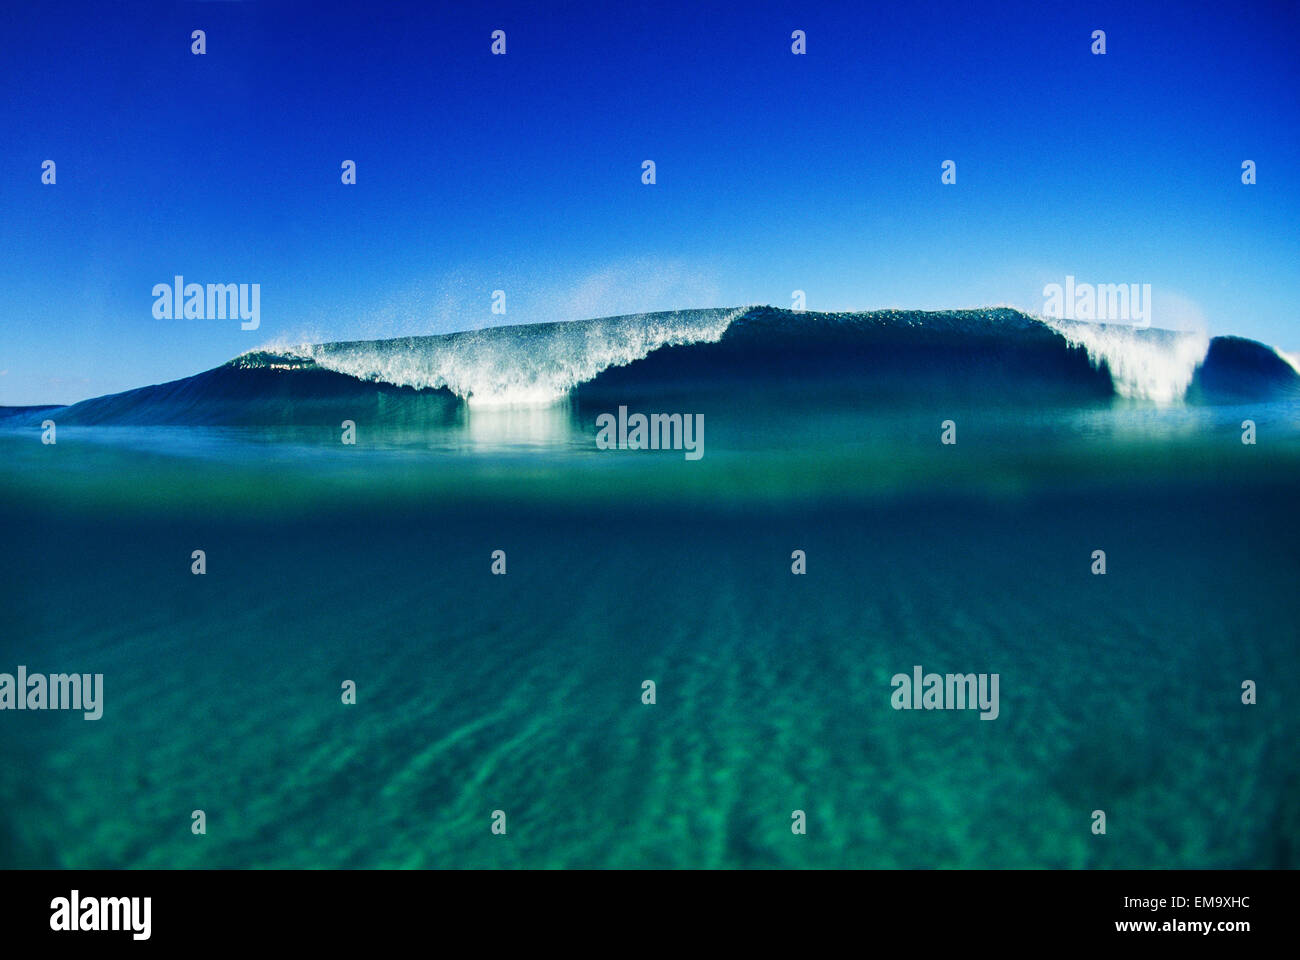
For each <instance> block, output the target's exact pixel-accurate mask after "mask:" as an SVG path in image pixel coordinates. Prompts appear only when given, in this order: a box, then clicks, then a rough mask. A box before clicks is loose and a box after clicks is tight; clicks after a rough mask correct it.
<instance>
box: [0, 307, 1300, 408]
mask: <svg viewBox="0 0 1300 960" xmlns="http://www.w3.org/2000/svg"><path fill="white" fill-rule="evenodd" d="M1295 397H1300V374H1297V371H1296V369H1295V367H1294V366H1293V365H1292V364H1291V363H1289V362H1288V361H1287V360H1286V359H1284V358H1283V357H1282V356H1280V355H1279V354H1278V353H1277V351H1275V350H1273V349H1272V348H1270V347H1267V346H1265V345H1263V344H1260V343H1256V342H1255V341H1252V340H1245V339H1241V338H1237V337H1216V338H1214V339H1212V340H1210V339H1207V338H1205V337H1202V336H1198V335H1195V334H1186V333H1177V332H1171V331H1166V330H1154V329H1135V328H1131V327H1120V326H1109V325H1103V324H1087V323H1077V322H1068V321H1045V320H1042V319H1039V318H1035V317H1031V316H1029V315H1027V314H1024V313H1021V312H1019V311H1017V310H1013V309H1010V308H996V309H987V310H956V311H936V312H922V311H907V310H884V311H875V312H870V313H806V312H804V313H794V312H792V311H789V310H781V309H776V308H773V307H748V308H735V309H714V310H683V311H676V312H671V313H654V314H640V315H635V316H626V317H607V318H602V319H595V320H583V321H576V322H573V323H548V324H532V325H522V326H511V327H490V328H486V329H482V330H476V331H469V332H464V333H453V334H445V335H441V336H427V337H407V338H401V339H395V340H373V341H358V342H344V343H325V344H314V345H305V346H300V347H292V348H281V347H277V348H274V349H272V348H265V349H262V350H257V351H251V352H249V353H247V354H243V355H241V356H239V357H236V358H235V359H234V360H231V361H230V362H229V363H226V364H223V365H222V366H220V367H217V368H215V369H213V370H208V371H205V372H203V373H200V374H196V375H195V376H192V377H186V378H184V379H182V380H176V381H172V382H170V383H165V384H159V385H156V386H150V387H141V388H139V389H137V390H129V391H126V392H125V393H120V394H114V395H111V396H106V397H97V398H94V399H91V400H85V401H82V402H81V403H78V404H75V405H73V406H71V407H66V408H62V409H59V412H58V414H57V419H58V421H59V423H61V424H62V423H105V424H107V423H123V424H142V425H143V424H251V425H257V424H264V425H275V424H290V425H293V424H313V425H314V424H332V425H334V426H337V424H338V422H339V421H340V420H341V419H346V418H352V419H360V418H362V417H365V418H372V417H373V418H378V419H380V420H382V421H386V422H408V423H425V422H430V421H433V422H447V423H450V422H453V421H455V419H456V418H457V417H458V416H461V415H463V414H462V411H463V409H464V408H465V407H466V406H468V407H469V408H470V409H473V408H475V407H479V406H513V405H522V406H529V405H532V406H536V405H547V404H554V403H557V402H561V401H563V402H568V403H573V404H576V405H577V406H578V407H580V408H581V407H586V406H590V405H599V404H608V403H613V402H619V403H625V402H664V403H666V402H669V401H670V400H672V401H678V400H680V401H681V402H685V403H687V404H688V405H689V404H690V403H693V402H694V403H700V404H711V405H715V406H716V405H718V404H723V405H725V406H726V407H727V409H731V410H735V411H736V415H737V417H738V418H743V417H744V416H746V415H749V414H751V413H752V414H753V415H755V416H758V415H761V414H760V413H758V411H761V409H762V408H763V407H764V405H768V404H783V405H788V404H791V403H806V404H812V405H816V404H822V403H825V404H835V405H839V406H841V407H843V406H845V405H848V406H850V407H858V406H861V407H862V408H863V409H879V408H885V409H887V408H889V407H902V406H915V405H918V404H922V405H927V404H933V403H934V402H936V400H938V399H940V398H943V399H945V400H947V399H952V398H956V399H958V400H960V401H962V402H965V403H968V404H990V403H993V404H1023V405H1042V404H1050V403H1055V404H1066V405H1072V404H1089V403H1108V402H1114V401H1115V400H1117V399H1118V400H1122V401H1131V402H1150V403H1155V404H1169V403H1184V402H1185V403H1200V404H1217V403H1235V402H1241V401H1245V400H1254V399H1274V398H1295ZM43 409H46V410H48V408H43ZM683 409H685V408H683ZM35 410H36V408H29V409H27V410H12V411H10V412H9V413H8V415H7V416H5V415H4V414H0V418H3V419H4V422H7V423H14V422H22V423H27V422H28V421H31V420H35V421H36V422H39V418H37V417H36V416H35Z"/></svg>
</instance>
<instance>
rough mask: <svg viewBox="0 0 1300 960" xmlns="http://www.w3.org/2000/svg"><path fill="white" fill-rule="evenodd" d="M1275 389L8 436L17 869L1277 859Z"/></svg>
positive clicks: (1288, 654) (1281, 767)
mask: <svg viewBox="0 0 1300 960" xmlns="http://www.w3.org/2000/svg"><path fill="white" fill-rule="evenodd" d="M1293 414H1294V411H1292V410H1291V409H1290V408H1278V409H1275V410H1271V411H1269V410H1265V411H1263V412H1260V411H1258V410H1257V411H1256V412H1255V416H1256V417H1257V418H1258V419H1259V421H1260V423H1261V425H1262V427H1268V428H1270V430H1271V432H1265V431H1264V430H1263V429H1261V433H1262V434H1263V435H1264V436H1265V437H1267V438H1268V439H1267V441H1266V442H1264V443H1261V445H1259V446H1256V447H1247V446H1244V445H1242V444H1241V443H1240V441H1239V439H1238V437H1239V433H1240V431H1239V430H1236V427H1235V424H1236V421H1237V419H1239V412H1238V411H1231V410H1228V411H1222V412H1216V413H1213V414H1210V413H1196V412H1188V411H1174V412H1162V413H1152V412H1150V411H1146V412H1144V411H1140V410H1139V411H1125V410H1121V409H1116V410H1099V411H1093V412H1086V411H1085V412H1081V413H1078V414H1077V415H1076V416H1075V417H1074V418H1073V419H1065V420H1063V419H1062V418H1061V417H1059V416H1047V415H1043V416H1042V417H1040V418H1038V419H1035V417H1033V416H1028V415H1025V414H1017V415H1014V416H1013V415H1010V414H1000V415H999V416H1001V418H1002V419H1000V420H993V419H986V420H981V419H980V418H979V417H975V416H965V417H961V418H959V422H960V424H961V426H960V428H959V429H960V431H961V432H960V434H959V436H960V442H959V443H958V444H957V446H956V447H953V448H945V447H941V446H940V444H939V443H938V423H937V419H936V420H935V422H934V423H933V424H930V423H929V421H928V420H927V421H926V422H925V424H920V423H919V422H918V423H915V424H914V423H913V422H912V421H910V420H907V419H906V418H897V417H896V418H892V419H882V420H881V421H879V422H876V423H873V422H870V421H863V420H862V419H861V418H858V419H856V420H849V419H846V420H845V421H844V422H843V423H841V424H839V425H838V426H837V425H835V424H834V423H833V421H831V420H827V421H825V422H823V423H822V424H821V426H820V427H819V429H818V431H817V433H816V434H815V435H814V436H812V437H808V436H806V435H801V434H800V433H799V431H798V426H797V422H796V421H795V420H793V419H792V420H790V421H789V422H788V423H782V422H781V421H780V418H772V419H770V420H769V422H768V423H767V426H766V427H765V428H764V429H761V430H755V429H748V430H739V429H735V430H732V431H730V432H729V431H728V428H727V426H726V425H725V424H714V423H712V422H711V423H710V431H711V432H709V433H708V435H707V438H708V443H709V446H708V448H707V453H706V456H705V457H704V459H703V460H701V461H699V462H698V463H687V462H685V461H684V459H683V458H682V457H681V454H680V453H636V452H606V453H603V454H596V453H594V452H593V451H592V450H591V449H590V444H589V442H588V441H589V439H590V438H589V435H586V436H585V437H584V435H583V434H582V426H581V424H575V423H573V421H572V420H571V419H570V418H566V417H565V416H558V417H557V418H552V419H547V418H546V417H543V418H542V420H543V422H542V423H541V425H540V426H539V424H538V422H537V421H536V419H535V418H532V419H531V420H530V418H528V417H526V418H525V420H524V423H523V424H522V426H521V425H519V424H515V425H514V426H513V427H512V426H510V425H509V424H506V425H504V426H502V425H501V424H500V423H498V424H497V425H496V426H495V427H492V428H491V429H489V430H487V432H486V433H483V432H480V433H479V434H477V435H474V434H473V433H472V432H470V431H468V430H467V429H466V428H464V426H463V425H462V427H461V428H459V429H460V432H459V433H455V434H448V435H447V436H444V437H441V438H435V439H434V440H431V441H429V440H428V439H427V438H423V439H419V442H417V438H413V437H412V436H405V435H401V434H395V435H390V436H387V437H382V436H380V437H368V436H364V435H363V438H362V440H361V442H360V443H359V445H358V446H357V447H355V448H344V447H342V446H340V445H339V444H338V443H337V440H336V438H334V437H332V436H322V435H318V434H316V433H313V432H311V431H306V432H303V433H301V434H298V435H293V434H291V433H285V432H283V431H280V432H275V433H268V432H266V431H235V430H231V431H215V430H214V431H195V430H184V429H178V430H174V431H167V430H146V429H138V430H117V431H114V430H112V429H111V428H83V429H82V430H76V429H73V428H69V429H67V430H66V431H61V432H60V434H59V440H58V444H57V445H56V446H52V447H50V446H42V445H41V444H40V443H39V440H38V438H37V431H30V430H29V431H27V432H25V433H18V432H13V433H10V434H6V435H4V436H0V463H3V466H2V467H0V492H3V494H4V497H3V505H2V506H0V529H2V530H3V542H4V551H3V560H2V561H0V562H2V564H3V569H2V570H0V582H2V583H3V585H4V586H3V588H0V611H3V612H2V613H0V671H6V672H10V673H12V672H13V671H14V669H15V668H16V666H17V665H18V664H24V665H26V666H27V667H28V669H29V671H44V672H51V673H53V672H62V671H84V672H97V673H103V675H104V690H105V693H104V715H103V718H102V719H100V720H98V721H87V720H84V719H83V718H82V716H81V714H80V713H66V712H53V711H44V712H39V711H37V712H30V711H22V712H18V711H4V712H2V713H0V757H3V767H2V769H3V772H2V773H0V866H6V867H14V866H20V867H36V866H41V867H44V866H57V867H78V868H80V867H548V868H549V867H760V868H762V867H1069V868H1085V867H1279V866H1290V867H1294V866H1297V865H1298V861H1300V850H1298V849H1297V840H1298V839H1300V801H1298V800H1297V797H1298V795H1300V794H1298V791H1297V788H1298V787H1300V758H1298V757H1297V751H1296V749H1295V745H1296V743H1297V742H1300V710H1297V708H1296V704H1297V703H1300V670H1297V667H1298V666H1300V653H1298V652H1297V638H1296V624H1297V622H1300V618H1298V616H1297V615H1298V614H1300V591H1297V590H1296V588H1295V584H1296V575H1297V572H1300V548H1298V547H1297V532H1298V531H1297V519H1296V512H1295V492H1296V487H1295V477H1296V473H1295V469H1296V466H1297V463H1298V462H1300V457H1298V456H1297V442H1296V437H1295V434H1294V431H1293V430H1290V429H1289V428H1287V427H1286V425H1287V424H1289V423H1291V422H1293V421H1292V419H1291V418H1292V417H1293ZM931 419H934V418H931ZM480 422H482V421H480ZM1234 430H1235V432H1234ZM557 431H558V433H557ZM1099 548H1100V549H1104V550H1105V551H1106V554H1107V562H1108V570H1107V573H1106V575H1105V576H1094V575H1092V574H1091V573H1090V565H1091V554H1092V551H1093V550H1095V549H1099ZM195 549H203V550H205V551H206V557H207V572H206V574H205V575H203V576H195V575H193V574H192V573H191V559H190V558H191V552H192V551H193V550H195ZM498 549H500V550H504V551H505V552H506V555H507V573H506V575H504V576H496V575H493V574H492V573H491V569H490V568H491V563H492V561H491V554H492V552H493V551H494V550H498ZM796 549H800V550H804V551H806V555H807V574H806V575H802V576H796V575H793V574H792V573H791V552H792V551H793V550H796ZM915 664H921V665H923V667H924V668H925V670H926V671H937V672H940V673H945V672H961V673H966V672H974V673H984V672H988V673H997V674H998V675H999V676H1000V691H1001V693H1000V696H1001V702H1000V715H999V716H998V718H997V719H996V720H991V721H984V720H981V719H980V716H979V714H978V712H976V711H962V710H936V711H899V710H894V709H892V708H891V706H890V695H891V693H892V688H891V686H890V678H891V677H892V676H893V675H894V674H896V673H900V672H903V673H910V672H911V670H912V667H913V666H914V665H915ZM347 680H351V681H354V682H355V683H356V686H357V703H356V704H355V705H345V704H343V703H342V702H341V697H340V692H341V691H340V687H341V684H342V683H343V682H344V681H347ZM646 680H653V681H655V683H656V685H657V691H656V692H657V702H656V703H654V704H653V705H646V704H644V703H642V683H643V681H646ZM1245 680H1253V681H1255V682H1256V683H1257V684H1258V700H1259V702H1258V703H1257V704H1255V705H1250V706H1247V705H1243V704H1242V702H1241V684H1242V682H1243V681H1245ZM196 809H202V810H203V811H205V813H206V815H207V825H208V829H207V833H206V835H203V836H196V835H194V834H193V833H192V832H191V829H190V825H191V812H192V811H193V810H196ZM1099 809H1100V810H1104V811H1105V813H1106V817H1107V832H1106V834H1105V835H1104V836H1098V835H1094V834H1093V832H1092V830H1091V826H1092V822H1093V821H1092V819H1091V814H1092V812H1093V811H1094V810H1099ZM496 810H501V811H504V812H505V814H506V822H507V831H506V833H505V835H495V834H493V832H492V830H491V826H492V822H493V821H492V815H493V811H496ZM795 810H802V811H804V812H805V813H806V817H807V834H806V835H795V834H793V833H792V832H791V828H790V826H791V814H792V811H795Z"/></svg>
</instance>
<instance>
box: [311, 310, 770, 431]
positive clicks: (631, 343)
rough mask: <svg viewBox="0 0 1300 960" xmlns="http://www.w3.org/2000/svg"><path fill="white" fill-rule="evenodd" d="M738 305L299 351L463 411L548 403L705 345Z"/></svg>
mask: <svg viewBox="0 0 1300 960" xmlns="http://www.w3.org/2000/svg"><path fill="white" fill-rule="evenodd" d="M744 312H745V308H744V307H741V308H735V309H729V310H727V309H711V310H680V311H674V312H667V313H648V314H635V315H630V316H622V317H606V318H600V319H593V320H578V321H573V322H570V323H543V324H529V325H523V326H510V327H486V328H484V329H481V330H472V331H466V332H463V333H451V334H443V335H440V336H430V337H406V338H402V339H398V340H370V341H354V342H343V343H325V344H317V345H312V346H306V347H303V348H300V349H301V351H302V353H303V355H304V356H305V357H307V358H310V359H311V360H313V361H314V362H315V363H316V364H317V365H319V366H320V367H322V368H324V369H327V370H333V371H336V372H338V373H344V374H347V375H348V376H351V377H355V378H356V379H358V380H365V381H382V382H385V383H390V384H394V385H397V386H406V387H413V388H415V389H420V390H423V389H431V388H432V389H439V388H445V389H447V390H450V391H451V392H452V393H453V394H455V395H456V396H458V397H460V398H462V399H463V400H465V401H466V402H467V403H469V404H470V405H471V406H510V405H525V406H531V405H539V404H552V403H556V402H558V401H560V400H563V399H564V398H565V397H566V396H567V395H568V394H569V392H570V391H571V390H572V389H573V388H574V387H575V386H577V385H578V384H580V383H583V382H586V381H588V380H591V379H592V378H594V377H596V376H597V375H598V374H600V373H601V372H602V371H604V370H606V369H608V368H610V367H620V366H626V365H627V364H629V363H634V362H635V361H637V360H641V359H643V358H645V357H647V356H649V355H650V354H651V353H653V352H654V351H656V350H658V349H660V348H661V347H666V346H685V345H689V344H697V343H713V342H716V341H717V340H719V339H720V338H721V337H722V336H723V334H724V333H725V332H726V330H727V328H728V327H729V326H730V324H731V322H732V321H733V320H734V319H735V318H736V317H738V316H740V315H741V314H743V313H744Z"/></svg>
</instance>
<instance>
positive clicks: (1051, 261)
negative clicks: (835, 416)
mask: <svg viewBox="0 0 1300 960" xmlns="http://www.w3.org/2000/svg"><path fill="white" fill-rule="evenodd" d="M1216 6H1217V7H1219V8H1218V9H1216ZM107 9H108V8H102V7H99V8H95V7H91V6H85V7H84V8H83V7H80V6H78V5H69V4H58V5H50V6H42V5H26V4H23V5H6V7H5V8H4V9H3V11H0V78H2V79H0V88H3V90H4V91H5V93H4V96H3V97H2V98H0V296H2V297H3V319H2V320H0V323H2V324H3V336H2V337H0V404H20V403H38V402H69V401H75V400H78V399H81V398H83V397H86V396H94V395H98V394H102V393H108V392H113V391H117V390H122V389H127V388H130V387H135V386H140V385H143V384H146V383H153V382H159V381H164V380H169V379H174V378H176V377H181V376H186V375H188V374H191V373H195V372H198V371H200V370H203V369H206V368H209V367H212V366H214V365H216V364H218V363H221V362H223V361H225V360H227V359H229V358H230V357H232V356H235V355H236V354H238V353H240V352H242V351H244V350H247V349H250V348H253V347H257V346H261V345H263V344H266V343H271V342H276V341H289V342H298V341H301V340H304V339H363V338H371V337H384V336H399V335H408V334H418V333H440V332H445V331H449V330H454V329H465V328H471V327H478V326H484V325H487V324H490V323H493V322H509V323H525V322H531V321H536V320H557V319H578V318H580V317H584V316H600V315H609V314H617V313H627V312H637V311H641V310H651V309H671V308H674V307H700V306H730V305H736V304H741V303H749V302H756V303H772V304H775V305H778V306H789V305H790V298H791V292H792V291H793V290H795V289H802V290H804V291H806V294H807V306H808V308H809V309H814V310H817V309H824V310H837V309H868V308H873V307H883V306H905V307H917V308H927V309H935V308H942V307H960V306H974V305H984V304H999V303H1009V304H1013V305H1018V306H1021V307H1023V308H1025V309H1029V310H1034V311H1037V310H1041V308H1042V303H1043V297H1042V288H1043V286H1044V285H1045V284H1048V283H1054V282H1062V281H1063V280H1064V277H1065V276H1066V275H1067V274H1072V275H1074V276H1076V277H1077V278H1078V279H1079V280H1081V281H1092V282H1098V283H1150V284H1151V285H1152V289H1153V295H1154V307H1153V322H1154V323H1155V325H1157V326H1195V325H1198V324H1204V325H1205V326H1206V327H1207V328H1208V329H1209V331H1210V332H1211V333H1238V334H1243V335H1247V336H1252V337H1255V338H1257V339H1261V340H1264V341H1267V342H1269V343H1272V344H1275V345H1278V346H1280V347H1282V348H1283V349H1287V350H1296V349H1300V329H1298V328H1297V323H1296V321H1297V311H1296V307H1295V291H1296V289H1297V281H1298V280H1300V230H1297V224H1300V123H1297V120H1298V119H1300V102H1298V101H1300V67H1298V66H1297V64H1298V63H1300V57H1297V56H1296V55H1295V49H1296V45H1297V40H1298V39H1300V30H1298V29H1297V27H1298V26H1300V12H1297V11H1298V7H1297V5H1296V4H1293V3H1277V4H1255V3H1246V4H1232V5H1211V4H1203V5H1202V4H1168V3H1150V4H1133V3H1127V2H1126V3H1115V4H1087V5H1083V4H1052V3H1044V2H1041V0H1040V2H1032V3H1025V4H1014V3H1006V4H1004V3H998V4H990V5H973V4H970V3H968V2H963V3H951V4H949V3H942V2H941V3H930V4H924V5H922V4H899V5H877V4H863V3H844V4H826V3H787V4H780V5H764V4H748V5H744V6H742V5H739V4H717V5H712V4H662V3H653V4H650V3H645V4H636V3H618V4H607V3H601V4H596V3H592V4H565V3H554V4H551V3H547V4H538V3H526V4H510V3H491V4H477V3H467V4H440V3H418V4H410V5H390V4H385V3H382V2H374V3H368V4H347V5H344V4H339V5H337V6H335V5H331V4H320V5H316V4H312V5H307V4H298V5H289V4H274V3H261V2H247V3H237V2H235V3H195V2H190V3H175V4H139V5H136V4H130V5H119V6H116V7H113V8H112V13H111V15H108V14H106V13H105V10H107ZM194 29H203V30H205V31H206V34H207V53H206V54H205V55H203V56H194V55H192V54H191V53H190V44H191V40H190V33H191V31H192V30H194ZM495 29H503V30H505V31H506V35H507V54H506V55H505V56H492V55H491V53H490V52H489V47H490V44H491V40H490V34H491V32H492V31H493V30H495ZM794 29H802V30H804V31H806V34H807V38H808V39H807V43H808V53H807V55H806V56H794V55H792V54H791V52H790V43H791V40H790V34H791V31H792V30H794ZM1094 29H1103V30H1105V31H1106V35H1107V53H1106V55H1105V56H1094V55H1092V54H1091V53H1090V45H1091V39H1090V35H1091V33H1092V31H1093V30H1094ZM47 159H52V160H54V161H55V162H56V163H57V183H56V184H55V185H53V186H49V185H44V184H42V183H41V163H42V161H44V160H47ZM647 159H651V160H654V161H655V163H656V165H657V183H656V184H655V185H653V186H646V185H643V184H642V183H641V163H642V161H643V160H647ZM948 159H951V160H954V161H956V163H957V183H956V184H955V185H952V186H945V185H942V184H941V183H940V172H941V171H940V165H941V163H942V162H943V161H944V160H948ZM1247 159H1249V160H1253V161H1255V162H1256V164H1257V170H1258V183H1257V184H1255V185H1253V186H1244V185H1242V183H1241V180H1240V173H1241V163H1242V161H1243V160H1247ZM344 160H353V161H355V162H356V164H357V184H356V185H355V186H345V185H343V184H342V183H341V182H340V164H341V163H342V162H343V161H344ZM177 273H180V274H183V275H184V276H185V277H186V280H187V281H196V282H201V283H208V282H213V283H217V282H220V283H259V284H261V292H262V293H261V327H260V329H258V330H256V331H243V330H241V329H240V328H239V324H238V322H232V321H225V320H183V319H182V320H176V319H172V320H159V319H155V317H154V316H153V311H152V306H153V298H152V295H151V290H152V288H153V285H154V284H156V283H168V282H170V281H171V278H172V277H173V276H174V275H175V274H177ZM495 289H504V290H505V291H506V306H507V312H506V315H505V316H499V315H493V314H492V313H491V293H492V291H493V290H495Z"/></svg>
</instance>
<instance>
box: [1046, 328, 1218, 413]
mask: <svg viewBox="0 0 1300 960" xmlns="http://www.w3.org/2000/svg"><path fill="white" fill-rule="evenodd" d="M1040 319H1042V320H1043V322H1044V323H1046V324H1047V325H1048V326H1049V327H1051V328H1052V329H1053V330H1056V331H1057V332H1058V333H1060V334H1061V335H1062V336H1063V337H1065V339H1066V340H1068V341H1069V342H1070V343H1071V344H1072V345H1074V346H1077V347H1083V349H1084V350H1086V351H1087V352H1088V359H1089V360H1091V361H1092V365H1093V366H1094V367H1100V366H1101V364H1102V362H1103V361H1104V362H1105V364H1106V367H1107V368H1108V369H1109V370H1110V376H1111V381H1112V382H1113V383H1114V384H1115V392H1116V393H1118V394H1119V395H1120V396H1121V397H1127V398H1129V399H1134V400H1150V401H1152V402H1154V403H1157V404H1170V403H1177V402H1179V401H1181V400H1182V399H1183V397H1184V396H1185V395H1186V393H1187V388H1188V387H1189V386H1190V385H1191V383H1192V377H1193V376H1195V374H1196V368H1197V367H1198V366H1200V365H1201V363H1202V361H1204V360H1205V353H1206V351H1207V350H1209V348H1210V338H1209V337H1208V336H1207V335H1206V334H1204V333H1186V332H1181V331H1172V330H1147V329H1138V328H1134V327H1128V326H1123V325H1120V324H1102V323H1083V322H1078V321H1070V320H1054V319H1050V318H1040Z"/></svg>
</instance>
